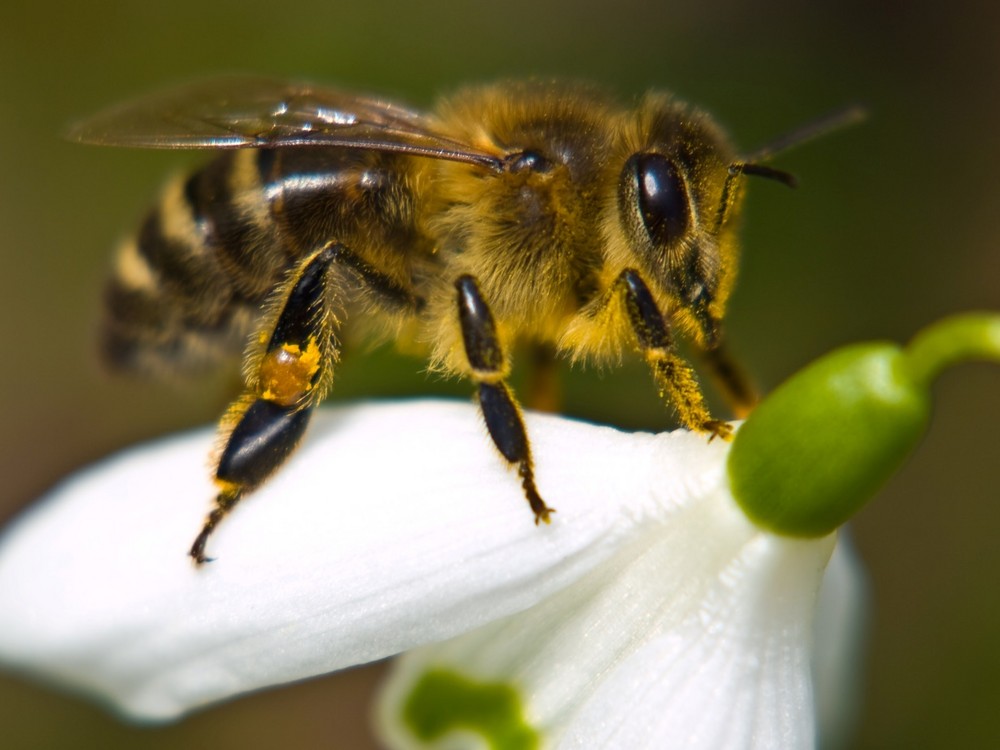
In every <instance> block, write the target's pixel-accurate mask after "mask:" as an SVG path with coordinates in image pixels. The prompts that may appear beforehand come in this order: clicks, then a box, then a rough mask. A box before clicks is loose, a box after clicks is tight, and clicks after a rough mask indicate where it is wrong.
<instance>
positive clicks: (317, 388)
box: [190, 244, 343, 565]
mask: <svg viewBox="0 0 1000 750" xmlns="http://www.w3.org/2000/svg"><path fill="white" fill-rule="evenodd" d="M342 251H343V248H342V246H341V245H338V244H329V245H326V246H324V247H323V248H321V249H320V250H318V251H316V252H314V253H312V254H311V255H309V256H307V257H306V258H305V259H304V260H303V261H301V262H300V263H299V265H298V266H296V267H295V269H294V270H293V272H292V273H291V274H290V275H289V277H288V279H287V281H286V282H285V283H284V284H283V285H282V287H281V288H280V289H279V290H278V291H277V293H276V295H275V298H274V300H275V301H274V302H273V303H272V305H271V308H272V311H271V313H270V314H269V315H267V316H266V318H267V321H268V322H267V325H266V326H265V327H264V328H263V329H262V330H261V332H260V334H259V335H258V337H257V339H256V340H255V342H254V346H252V347H251V350H250V351H249V352H248V355H247V367H246V389H245V390H244V393H243V394H242V395H241V396H240V398H238V399H237V400H236V401H235V402H234V403H233V405H232V406H231V407H230V408H229V410H228V411H227V412H226V415H225V416H224V417H223V418H222V422H221V425H220V435H221V436H222V441H223V447H222V450H221V452H220V454H219V458H218V462H217V464H216V468H215V484H216V486H218V488H219V494H218V495H217V496H216V498H215V508H213V509H212V512H211V513H210V514H209V515H208V518H207V519H206V520H205V524H204V526H203V528H202V530H201V533H199V534H198V536H197V538H196V539H195V541H194V544H193V545H192V546H191V550H190V555H191V557H192V558H194V560H195V562H196V563H198V564H199V565H200V564H201V563H204V562H206V561H208V560H209V559H211V558H208V557H206V555H205V544H206V542H207V541H208V537H209V535H210V534H211V533H212V531H213V530H214V529H215V527H216V526H217V525H218V523H219V521H221V520H222V518H223V517H224V516H225V515H226V514H227V513H228V512H229V511H230V510H232V508H233V506H235V505H236V503H238V502H239V501H240V499H241V498H243V497H244V496H245V495H246V494H247V493H249V492H251V491H253V490H254V489H256V488H257V487H258V486H260V485H261V484H262V483H263V482H264V480H266V479H267V478H268V477H269V476H271V474H273V473H274V472H275V471H276V470H277V469H278V468H279V467H280V466H281V465H282V464H283V463H284V462H285V460H286V459H287V458H288V456H289V455H290V454H291V453H292V451H294V450H295V448H296V446H297V445H298V443H299V441H300V439H301V438H302V435H303V433H304V432H305V429H306V426H307V425H308V423H309V417H310V415H311V414H312V410H313V408H314V407H315V406H316V404H317V403H318V402H319V401H320V400H321V399H322V397H323V395H324V392H325V391H326V389H327V388H328V387H329V384H330V380H331V376H332V367H333V364H334V363H335V362H336V361H337V357H338V343H337V340H336V336H335V332H336V329H337V328H338V326H339V321H338V320H337V318H336V316H335V315H334V313H333V310H332V309H331V300H332V297H333V294H332V289H331V285H332V283H333V279H332V275H331V273H330V268H331V265H332V264H333V263H334V262H335V261H336V260H337V259H338V255H339V254H340V253H341V252H342Z"/></svg>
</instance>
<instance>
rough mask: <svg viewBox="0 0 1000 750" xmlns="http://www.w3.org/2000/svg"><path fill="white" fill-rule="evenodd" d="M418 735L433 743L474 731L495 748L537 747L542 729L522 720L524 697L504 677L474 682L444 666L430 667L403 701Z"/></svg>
mask: <svg viewBox="0 0 1000 750" xmlns="http://www.w3.org/2000/svg"><path fill="white" fill-rule="evenodd" d="M403 721H404V722H405V724H406V726H407V727H408V728H409V729H410V731H412V732H413V734H414V736H415V737H417V738H418V739H420V740H423V741H425V742H432V741H434V740H436V739H439V738H441V737H443V736H445V735H446V734H448V733H449V732H451V731H454V730H466V731H470V732H475V733H476V734H479V735H481V736H482V737H483V739H485V740H486V742H487V743H488V744H489V746H490V748H491V749H492V750H533V749H534V748H537V747H538V746H539V736H538V732H537V731H536V730H535V729H534V727H532V726H531V725H529V724H528V723H527V722H526V721H525V720H524V712H523V710H522V707H521V696H520V694H519V692H518V691H517V690H516V689H515V688H514V687H513V686H511V685H508V684H506V683H502V682H476V681H475V680H471V679H469V678H468V677H465V676H464V675H461V674H459V673H457V672H453V671H450V670H446V669H431V670H428V671H427V672H425V673H424V675H423V676H422V677H421V678H420V679H419V680H418V681H417V682H416V684H415V685H414V686H413V689H412V690H411V691H410V695H409V698H408V699H407V701H406V704H405V705H404V706H403Z"/></svg>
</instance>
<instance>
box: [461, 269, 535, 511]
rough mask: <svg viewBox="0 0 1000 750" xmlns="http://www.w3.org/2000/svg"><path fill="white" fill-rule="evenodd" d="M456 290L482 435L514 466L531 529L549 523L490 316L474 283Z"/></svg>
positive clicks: (470, 280)
mask: <svg viewBox="0 0 1000 750" xmlns="http://www.w3.org/2000/svg"><path fill="white" fill-rule="evenodd" d="M455 288H456V290H457V291H458V319H459V322H460V324H461V327H462V341H463V343H464V345H465V356H466V359H467V360H468V363H469V367H470V369H471V372H472V379H473V380H474V381H475V382H476V385H477V389H478V393H479V407H480V410H481V411H482V414H483V418H484V420H485V421H486V429H487V430H488V431H489V433H490V437H491V438H492V439H493V444H494V445H496V447H497V449H498V450H499V451H500V453H501V455H503V457H504V458H505V459H507V462H508V463H510V464H511V465H516V466H517V473H518V475H519V476H520V477H521V487H522V489H523V491H524V497H525V499H526V500H527V501H528V504H529V505H530V506H531V510H532V512H533V513H534V514H535V523H536V524H537V523H539V522H540V521H544V522H545V523H549V514H551V513H554V512H555V510H554V509H553V508H550V507H548V506H547V505H546V504H545V501H544V500H542V497H541V495H539V493H538V488H537V487H536V486H535V469H534V462H533V461H532V458H531V445H530V443H529V442H528V433H527V431H526V430H525V428H524V419H523V417H522V416H521V409H520V407H519V406H518V405H517V402H516V401H515V399H514V395H513V394H512V393H511V390H510V387H509V386H508V385H507V383H506V382H505V378H506V375H507V373H506V360H505V357H504V353H503V351H502V349H501V347H500V339H499V337H498V336H497V330H496V323H495V322H494V320H493V314H492V313H491V312H490V308H489V307H488V306H487V304H486V301H485V300H484V299H483V296H482V294H481V293H480V291H479V286H478V285H477V283H476V280H475V279H474V278H472V277H471V276H461V277H459V279H458V280H457V281H456V282H455Z"/></svg>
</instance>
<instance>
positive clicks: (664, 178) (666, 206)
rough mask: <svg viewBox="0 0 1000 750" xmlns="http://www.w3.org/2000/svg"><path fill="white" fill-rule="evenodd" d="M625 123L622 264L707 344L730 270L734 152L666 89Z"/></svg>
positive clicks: (735, 202)
mask: <svg viewBox="0 0 1000 750" xmlns="http://www.w3.org/2000/svg"><path fill="white" fill-rule="evenodd" d="M636 115H637V116H636V117H635V119H634V120H633V121H632V122H631V123H630V124H629V125H628V126H627V127H626V128H624V133H625V148H624V149H623V150H622V151H621V152H620V157H619V160H618V164H620V165H621V167H620V172H619V174H618V177H617V196H616V198H617V200H616V203H617V207H616V208H617V210H616V212H615V213H616V214H617V221H616V224H617V228H618V230H619V231H620V232H621V235H624V240H625V242H624V245H625V247H626V248H627V249H626V250H625V257H622V258H620V259H619V264H618V265H622V266H624V267H633V268H635V269H636V270H638V271H639V272H640V273H641V274H643V275H644V276H645V277H646V280H647V282H648V283H649V284H650V285H651V286H652V287H656V288H657V290H658V292H659V296H660V297H661V301H662V303H663V304H664V307H665V312H667V313H668V314H669V315H670V316H671V318H672V319H673V320H674V321H675V322H677V323H679V324H680V325H681V326H682V328H683V329H684V330H685V332H686V333H687V334H688V335H689V336H691V337H693V338H694V339H695V340H696V341H697V342H698V343H699V344H700V345H702V346H705V347H709V348H710V347H712V346H713V345H714V343H715V342H716V340H717V339H718V335H719V323H720V321H721V319H722V316H723V313H724V309H725V303H726V301H727V298H728V296H729V292H730V290H731V288H732V281H733V277H734V275H735V270H736V253H737V248H736V244H735V235H734V232H733V229H734V223H735V222H734V218H735V216H736V214H737V213H738V207H739V202H740V197H741V196H740V194H739V190H738V189H737V188H738V182H739V180H738V175H737V174H735V173H731V170H730V167H731V166H732V165H733V163H734V155H733V152H732V150H731V148H730V146H729V145H728V143H727V142H726V141H725V139H724V136H723V135H722V133H721V132H720V131H719V130H718V128H716V127H715V126H714V124H713V123H712V122H711V121H710V120H709V119H708V118H707V117H705V116H703V115H700V114H697V113H693V112H691V111H690V110H689V109H687V108H686V107H683V106H682V105H679V104H677V103H675V102H673V101H671V100H669V99H668V98H666V97H664V96H659V95H651V96H648V97H647V98H646V100H645V101H644V102H643V104H642V106H640V108H639V110H638V112H637V113H636Z"/></svg>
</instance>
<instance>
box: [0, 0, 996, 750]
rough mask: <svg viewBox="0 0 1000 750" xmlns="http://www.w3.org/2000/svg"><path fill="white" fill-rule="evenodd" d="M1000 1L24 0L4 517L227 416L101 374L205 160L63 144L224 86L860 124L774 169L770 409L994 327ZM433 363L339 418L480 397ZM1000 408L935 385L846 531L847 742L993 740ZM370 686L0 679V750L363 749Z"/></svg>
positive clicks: (749, 228) (597, 389) (601, 406)
mask: <svg viewBox="0 0 1000 750" xmlns="http://www.w3.org/2000/svg"><path fill="white" fill-rule="evenodd" d="M998 8H1000V6H992V5H990V4H987V3H980V2H976V1H975V0H957V1H956V2H952V3H946V4H943V3H936V4H930V3H922V4H914V3H903V2H860V1H859V0H856V1H854V2H845V3H838V4H833V3H827V4H818V3H817V4H813V5H812V6H811V7H808V8H807V7H805V4H801V3H795V2H791V1H788V2H781V1H780V0H764V1H761V2H738V1H736V0H731V1H730V2H718V3H711V2H702V1H701V0H687V1H686V2H676V3H669V2H665V3H654V2H650V1H649V0H615V1H614V2H611V1H610V0H609V1H607V2H598V1H596V0H590V1H583V0H559V1H558V2H549V3H544V2H539V1H538V0H534V2H523V1H518V2H507V3H502V2H493V3H460V2H449V1H445V0H423V1H422V2H412V1H411V2H391V3H389V2H381V3H380V2H372V3H368V4H365V5H362V4H361V3H346V2H340V1H338V0H324V1H323V2H310V3H294V2H287V3H283V4H279V3H274V2H258V1H257V0H242V1H241V2H216V3H207V2H205V0H196V1H192V0H175V1H174V2H171V3H169V4H160V3H156V2H145V3H134V4H129V3H114V2H103V3H102V2H96V3H87V4H85V3H77V2H65V1H64V0H52V2H49V3H21V2H17V0H12V2H10V3H8V5H7V8H6V10H5V12H4V15H3V21H2V25H0V107H2V110H3V115H2V116H0V256H2V258H3V270H2V271H0V338H2V340H4V341H6V342H7V348H6V350H5V354H4V356H3V359H2V366H0V414H2V419H0V472H2V473H0V475H2V476H3V477H5V481H6V485H5V490H4V491H3V492H2V493H0V520H4V519H7V518H10V517H11V516H13V515H14V514H15V513H17V512H18V510H19V509H21V508H23V507H25V506H26V505H28V504H29V503H30V502H31V501H32V500H33V499H34V498H36V497H37V496H39V495H40V494H42V493H43V492H44V491H45V490H46V489H47V488H49V487H50V486H52V485H53V483H55V482H57V481H58V480H59V479H60V478H61V477H64V476H65V475H66V474H67V473H69V472H71V471H73V470H74V469H77V468H79V467H81V466H83V465H85V464H87V463H88V462H91V461H93V460H95V459H98V458H100V457H102V456H105V455H107V454H109V453H110V452H112V451H115V450H116V449H119V448H121V447H123V446H126V445H129V444H131V443H134V442H136V441H138V440H142V439H146V438H151V437H153V436H157V435H162V434H165V433H169V432H171V431H175V430H179V429H183V428H187V427H192V426H195V425H201V424H203V423H206V422H210V421H213V420H214V419H215V417H216V416H217V415H218V414H219V413H220V411H221V409H222V408H223V406H224V405H225V403H226V401H227V399H228V398H229V396H230V395H231V392H230V386H231V382H232V381H231V377H232V374H231V373H229V374H225V375H220V376H218V377H215V378H212V379H209V380H208V381H205V382H200V383H194V384H191V385H187V386H179V387H177V386H175V387H167V386H162V385H148V384H139V383H131V382H122V381H116V380H111V379H107V378H105V377H104V376H103V375H102V374H101V373H100V371H99V368H98V367H97V365H96V363H95V361H94V355H93V338H94V328H95V321H96V318H97V314H98V300H99V297H100V289H101V285H102V280H103V277H104V274H105V272H106V270H107V267H108V265H109V261H110V253H111V249H112V246H113V245H114V244H115V242H116V241H117V240H118V239H119V238H120V237H121V236H122V235H123V234H124V233H125V232H127V231H130V230H131V229H132V228H133V227H135V226H136V222H137V220H138V219H139V218H140V216H141V214H142V212H143V210H144V209H145V207H146V206H147V205H148V203H149V201H150V200H151V199H152V197H153V196H154V195H155V193H156V190H157V188H158V186H159V184H160V183H161V182H162V180H163V179H164V177H165V175H166V174H167V173H168V172H170V171H172V170H174V169H177V168H179V167H181V166H182V165H183V164H186V163H193V162H194V161H195V160H196V158H197V155H190V154H177V153H173V154H170V153H148V152H128V151H119V150H113V149H96V148H87V147H82V146H78V145H73V144H69V143H66V142H63V141H61V140H60V138H59V133H60V131H61V130H62V129H63V128H64V126H65V125H66V124H67V123H69V122H71V121H72V120H73V119H74V118H77V117H79V116H83V115H86V114H89V113H92V112H94V111H95V110H97V109H99V108H101V107H103V106H104V105H107V104H109V103H112V102H115V101H118V100H121V99H123V98H127V97H129V96H132V95H135V94H138V93H142V92H144V91H148V90H150V89H153V88H156V87H160V86H162V85H164V84H168V83H171V82H176V81H183V80H187V79H190V78H194V77H198V76H203V75H206V74H209V73H215V72H223V71H251V72H261V73H272V74H280V75H287V76H290V77H297V78H308V79H315V80H317V81H324V82H331V83H334V82H335V83H338V84H342V85H345V86H348V87H350V88H355V89H361V90H370V91H374V92H381V93H385V94H390V95H393V96H397V97H400V98H402V99H403V100H405V101H409V102H412V103H414V104H418V105H423V104H426V103H428V102H430V101H431V99H432V98H433V96H434V95H435V94H436V93H439V92H442V91H447V90H449V89H451V88H453V87H455V86H456V85H458V84H461V83H466V82H472V81H484V80H486V81H488V80H492V79H495V78H498V77H505V76H517V75H529V74H536V75H550V74H557V75H562V76H570V77H576V78H584V79H591V80H595V81H599V82H602V83H605V84H607V85H608V86H610V87H612V88H613V89H614V90H616V91H618V92H620V94H621V95H622V96H623V97H625V98H631V97H634V96H635V95H637V94H638V93H640V92H641V91H643V90H644V89H646V88H648V87H652V86H657V87H664V88H670V89H673V90H674V91H676V92H677V93H679V94H680V95H681V96H682V97H683V98H685V99H687V100H689V101H691V102H694V103H697V104H699V105H701V106H703V107H704V108H706V109H707V110H709V111H710V112H712V113H714V114H715V115H716V116H717V118H718V119H719V120H720V121H721V122H722V123H723V124H725V125H726V126H727V127H728V128H729V129H730V131H731V132H732V133H733V135H734V139H735V140H736V142H737V143H738V144H740V145H741V146H742V147H744V148H746V149H748V150H749V149H752V148H753V147H755V146H757V145H759V144H761V143H763V142H766V141H767V140H768V139H769V138H771V137H773V136H775V135H777V134H778V133H780V132H783V131H784V130H786V129H788V128H789V127H792V126H795V125H797V124H801V123H803V122H806V121H808V120H810V119H811V118H814V117H815V116H817V115H819V114H822V113H825V112H827V111H828V110H830V109H832V108H834V107H836V106H839V105H842V104H845V103H849V102H863V103H865V104H866V105H867V106H868V107H869V109H870V111H871V118H870V120H869V121H868V123H866V124H865V125H864V126H862V127H858V128H854V129H852V130H850V131H848V132H843V133H839V134H837V135H835V136H830V137H829V138H826V139H824V140H822V141H819V142H816V143H813V144H810V145H809V146H808V147H803V148H802V149H800V150H796V151H794V152H793V153H790V154H788V155H787V156H784V157H782V158H781V159H780V160H778V161H777V162H776V163H777V165H779V166H781V167H783V168H787V169H790V170H791V171H793V172H795V173H796V174H797V175H798V176H799V177H800V180H801V187H800V189H799V190H797V191H794V192H793V191H788V190H786V189H784V188H782V187H781V186H779V185H777V184H773V183H769V182H766V181H760V180H757V181H753V182H752V183H751V185H750V196H749V205H748V207H747V211H746V221H745V224H746V226H745V233H744V236H745V254H744V262H743V272H742V277H741V282H740V286H739V289H738V290H737V293H736V296H735V298H734V300H733V304H732V308H731V314H730V319H729V331H730V335H731V341H732V344H733V347H734V349H735V350H736V351H737V352H738V353H740V354H741V355H742V357H743V359H744V361H745V362H746V364H747V365H748V367H749V368H750V369H751V371H752V372H753V373H754V375H755V377H756V379H757V380H758V382H759V383H760V384H761V385H762V386H764V387H765V388H767V387H773V386H774V385H775V384H777V383H778V382H780V381H781V379H783V378H784V377H785V376H787V375H788V374H789V373H791V372H793V371H794V370H795V369H797V368H798V367H799V366H801V365H802V364H804V363H805V362H807V361H809V360H810V359H812V358H814V357H816V356H817V355H819V354H821V353H823V352H826V351H827V350H829V349H830V348H831V347H834V346H836V345H838V344H841V343H845V342H849V341H855V340H863V339H872V338H880V337H888V338H893V339H905V338H907V337H909V336H910V335H911V334H912V333H913V332H914V331H916V330H917V329H918V328H919V327H921V326H922V325H924V324H925V323H927V322H929V321H931V320H933V319H935V318H937V317H939V316H941V315H944V314H947V313H949V312H954V311H959V310H967V309H971V308H991V309H993V310H1000V148H998V144H1000V99H998V97H997V93H996V92H997V91H998V89H1000V53H998V52H997V49H996V37H997V30H998V29H1000V10H998ZM420 369H421V363H420V362H419V361H416V360H406V359H397V358H395V357H394V356H392V355H390V354H387V353H377V354H376V355H374V356H372V357H363V356H358V357H353V358H348V359H347V360H346V362H345V364H344V366H343V368H342V370H341V373H340V378H339V381H338V387H337V393H336V395H335V398H338V399H343V398H356V397H360V396H365V395H374V396H381V395H399V394H406V393H431V392H443V391H447V392H452V393H459V394H465V393H467V392H468V388H467V387H466V386H464V385H462V384H458V385H457V386H456V385H454V384H445V385H442V384H441V383H437V382H435V381H433V380H429V379H427V378H425V377H424V376H423V375H422V374H421V373H420ZM998 386H1000V369H998V368H996V367H993V368H990V367H986V366H966V367H964V368H962V369H960V370H956V371H954V372H951V373H948V374H947V375H946V376H945V377H944V378H943V379H942V381H941V382H940V383H939V385H938V388H937V397H938V399H937V405H938V409H937V412H936V415H935V418H934V422H933V425H932V428H931V432H930V435H929V437H928V439H927V440H926V441H925V442H924V444H923V446H922V447H921V448H920V450H919V452H918V454H917V455H916V457H915V460H914V461H912V462H911V463H910V465H909V466H908V467H907V468H906V469H905V470H904V471H903V472H902V473H901V474H900V475H899V476H898V477H897V478H895V479H894V480H893V482H892V483H891V485H890V486H889V487H887V488H886V490H885V491H884V493H883V495H882V497H881V498H880V499H879V501H878V502H877V503H875V504H874V505H873V506H872V507H870V508H869V509H866V510H865V511H864V512H863V513H862V514H861V515H860V517H859V518H858V519H857V522H856V523H855V524H854V531H855V538H856V541H857V544H858V547H859V548H860V552H861V554H862V555H863V556H864V558H865V559H866V561H867V564H868V568H869V571H870V576H871V586H872V591H873V598H874V609H873V617H872V620H873V622H872V626H873V628H872V635H871V639H870V643H869V649H870V658H869V661H868V673H867V684H866V686H865V688H864V691H865V696H864V715H863V718H862V724H861V727H860V731H859V734H858V737H857V740H856V746H857V747H859V748H876V747H909V748H939V747H940V748H943V747H985V746H987V745H992V744H994V743H995V741H996V740H997V738H998V736H1000V730H998V729H997V721H996V719H997V717H996V711H997V706H998V705H1000V594H998V592H1000V545H998V544H997V543H996V541H995V540H996V533H997V531H998V529H1000V504H998V502H997V501H998V499H1000V498H998V494H1000V493H998V490H997V481H996V478H995V472H996V466H997V463H998V460H1000V450H998V449H1000V437H998V433H997V429H996V426H997V424H998V423H1000V397H998V391H1000V388H998ZM567 393H568V403H567V410H568V411H569V412H570V413H572V414H576V415H580V416H585V417H590V418H594V419H599V420H602V421H608V422H612V423H616V424H620V425H623V426H628V427H641V428H646V429H662V428H665V427H667V426H668V425H669V421H668V418H667V414H666V411H665V410H664V409H663V408H662V407H661V406H660V405H659V404H658V403H657V401H656V398H655V394H654V392H653V388H652V385H651V384H650V383H649V381H648V376H647V375H646V373H645V372H643V371H642V369H641V368H638V367H629V368H625V369H624V370H623V371H622V372H616V373H608V374H606V375H604V376H603V377H599V376H597V375H594V374H588V373H583V374H574V375H573V376H572V378H570V379H569V380H568V384H567ZM112 520H113V519H108V521H109V523H111V522H112ZM39 554H40V555H41V554H44V550H39ZM95 585H100V584H99V582H95ZM377 676H378V668H377V667H376V668H369V669H365V670H358V671H356V672H354V673H350V674H346V675H338V676H334V677H329V678H324V679H320V680H315V681H312V682H309V683H307V684H303V685H299V686H295V687H289V688H285V689H279V690H274V691H271V692H268V693H265V694H261V695H256V696H253V697H251V698H248V699H244V700H241V701H236V702H234V703H231V704H229V705H224V706H220V707H217V708H213V709H210V710H207V711H204V712H202V713H200V714H198V715H195V716H193V717H191V718H190V719H188V720H186V721H184V722H182V723H180V724H178V725H175V726H170V727H166V728H153V729H143V728H136V727H131V726H127V725H123V724H121V723H119V722H118V721H117V720H115V719H114V718H112V717H111V716H109V715H107V714H106V713H104V712H103V711H102V710H101V709H100V708H97V707H95V706H92V705H91V704H89V703H87V702H85V701H83V700H79V699H76V698H73V697H67V696H65V695H62V694H59V693H56V692H50V691H49V690H48V689H47V688H44V687H39V686H36V685H34V684H32V683H29V682H26V681H23V680H21V679H20V678H17V677H11V676H0V733H2V737H3V739H2V744H3V746H4V747H11V748H43V747H70V746H72V747H81V746H91V745H92V746H101V747H107V748H115V747H122V748H124V747H128V748H173V747H181V746H183V747H191V748H198V747H209V746H211V747H214V748H228V747H241V748H257V747H271V746H276V745H278V744H279V743H280V744H281V745H282V746H286V747H319V746H329V747H344V748H364V747H369V746H371V741H370V740H368V739H367V738H366V736H367V735H366V709H365V706H366V703H367V693H368V691H370V690H371V688H372V686H373V684H374V683H375V680H376V679H377Z"/></svg>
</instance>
